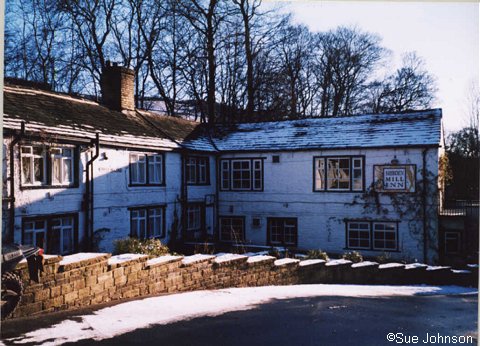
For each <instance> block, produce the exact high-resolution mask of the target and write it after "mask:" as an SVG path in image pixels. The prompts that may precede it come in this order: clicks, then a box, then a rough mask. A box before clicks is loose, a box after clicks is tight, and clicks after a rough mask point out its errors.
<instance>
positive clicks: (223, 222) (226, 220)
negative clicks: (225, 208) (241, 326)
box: [219, 216, 245, 243]
mask: <svg viewBox="0 0 480 346" xmlns="http://www.w3.org/2000/svg"><path fill="white" fill-rule="evenodd" d="M234 220H235V221H238V220H240V221H241V230H240V232H235V230H234V226H238V225H234V224H233V221H234ZM219 227H220V240H221V241H222V242H227V243H237V242H243V241H245V218H244V217H241V216H220V217H219ZM224 227H229V228H230V229H228V230H224ZM236 233H239V234H240V237H235V234H236ZM226 234H230V239H226V238H225V237H224V235H226Z"/></svg>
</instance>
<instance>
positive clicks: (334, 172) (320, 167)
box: [314, 156, 364, 191]
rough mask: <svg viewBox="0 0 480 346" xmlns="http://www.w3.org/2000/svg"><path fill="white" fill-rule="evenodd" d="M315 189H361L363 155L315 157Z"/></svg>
mask: <svg viewBox="0 0 480 346" xmlns="http://www.w3.org/2000/svg"><path fill="white" fill-rule="evenodd" d="M314 170H315V172H314V173H315V174H314V175H315V178H314V179H315V191H363V180H364V179H363V178H364V174H363V157H361V156H357V157H355V156H354V157H315V158H314Z"/></svg>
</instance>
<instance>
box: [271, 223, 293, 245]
mask: <svg viewBox="0 0 480 346" xmlns="http://www.w3.org/2000/svg"><path fill="white" fill-rule="evenodd" d="M267 223H268V226H267V239H268V244H269V245H282V246H296V245H297V219H296V218H273V217H272V218H268V219H267Z"/></svg>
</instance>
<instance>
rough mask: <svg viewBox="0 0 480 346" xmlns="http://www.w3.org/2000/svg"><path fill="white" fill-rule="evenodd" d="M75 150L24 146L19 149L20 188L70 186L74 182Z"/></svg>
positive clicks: (59, 147)
mask: <svg viewBox="0 0 480 346" xmlns="http://www.w3.org/2000/svg"><path fill="white" fill-rule="evenodd" d="M74 152H75V149H74V148H73V147H61V146H56V147H50V148H49V147H46V146H41V145H24V146H22V147H21V148H20V156H21V159H20V161H21V171H22V186H45V185H53V186H71V185H73V184H74V180H75V172H74V168H75V160H74Z"/></svg>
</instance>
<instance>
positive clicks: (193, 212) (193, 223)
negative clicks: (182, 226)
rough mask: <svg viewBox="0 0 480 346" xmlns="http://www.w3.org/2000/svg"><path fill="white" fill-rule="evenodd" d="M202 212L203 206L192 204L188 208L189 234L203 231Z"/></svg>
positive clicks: (187, 224)
mask: <svg viewBox="0 0 480 346" xmlns="http://www.w3.org/2000/svg"><path fill="white" fill-rule="evenodd" d="M202 210H203V207H202V205H201V204H190V205H189V206H188V207H187V223H186V229H187V232H196V231H200V230H201V229H202V219H203V218H202V214H203V213H202Z"/></svg>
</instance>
